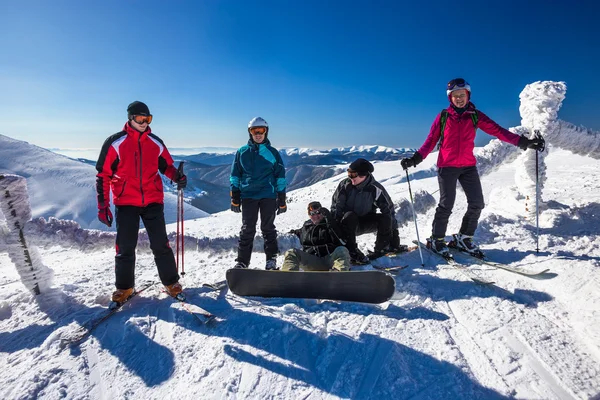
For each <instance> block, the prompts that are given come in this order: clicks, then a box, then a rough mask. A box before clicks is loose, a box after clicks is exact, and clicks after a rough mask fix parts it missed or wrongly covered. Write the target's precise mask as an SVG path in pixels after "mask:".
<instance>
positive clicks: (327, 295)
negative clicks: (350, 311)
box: [226, 268, 396, 303]
mask: <svg viewBox="0 0 600 400" xmlns="http://www.w3.org/2000/svg"><path fill="white" fill-rule="evenodd" d="M226 277H227V285H228V286H229V289H230V290H231V291H232V292H233V293H235V294H237V295H238V296H258V297H290V298H300V299H327V300H340V301H357V302H361V303H383V302H384V301H387V300H389V299H390V298H391V297H392V295H393V294H394V291H395V290H396V282H395V281H394V278H392V277H391V276H390V275H389V274H387V273H385V272H382V271H344V272H329V271H310V272H305V271H266V270H259V269H239V268H234V269H230V270H228V271H227V274H226Z"/></svg>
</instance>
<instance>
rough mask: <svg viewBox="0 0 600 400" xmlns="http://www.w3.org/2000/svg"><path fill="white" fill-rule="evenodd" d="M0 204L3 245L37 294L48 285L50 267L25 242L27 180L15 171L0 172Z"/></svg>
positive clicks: (23, 278)
mask: <svg viewBox="0 0 600 400" xmlns="http://www.w3.org/2000/svg"><path fill="white" fill-rule="evenodd" d="M0 208H1V209H2V213H3V214H4V217H5V218H6V222H7V225H8V229H9V232H8V234H7V237H6V248H7V250H8V255H9V257H10V259H11V260H12V262H13V263H14V264H15V266H16V267H17V271H18V272H19V276H20V277H21V281H22V282H23V284H24V285H25V287H27V289H29V290H30V291H31V292H32V293H35V294H40V293H42V292H45V291H46V290H47V289H49V288H50V286H52V282H51V281H52V270H51V269H49V268H48V267H46V266H45V265H44V264H42V260H41V257H40V255H39V253H38V251H37V248H36V247H35V246H29V245H27V241H26V240H25V235H24V233H23V227H24V226H25V223H26V222H27V221H29V220H30V219H31V208H30V206H29V196H28V194H27V181H26V180H25V178H23V177H21V176H17V175H0Z"/></svg>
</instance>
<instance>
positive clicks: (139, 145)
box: [138, 135, 144, 206]
mask: <svg viewBox="0 0 600 400" xmlns="http://www.w3.org/2000/svg"><path fill="white" fill-rule="evenodd" d="M141 139H142V135H140V136H139V137H138V148H139V150H140V193H141V194H142V206H143V205H144V188H143V187H142V181H143V175H142V142H141Z"/></svg>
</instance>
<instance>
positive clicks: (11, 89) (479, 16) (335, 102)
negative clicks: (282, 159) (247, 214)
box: [0, 0, 600, 148]
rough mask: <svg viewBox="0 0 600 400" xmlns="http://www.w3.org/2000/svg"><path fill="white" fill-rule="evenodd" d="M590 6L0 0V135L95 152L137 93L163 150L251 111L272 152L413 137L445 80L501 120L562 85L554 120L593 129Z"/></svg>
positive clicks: (438, 103)
mask: <svg viewBox="0 0 600 400" xmlns="http://www.w3.org/2000/svg"><path fill="white" fill-rule="evenodd" d="M598 3H600V2H597V1H585V2H584V1H578V0H572V1H570V2H567V1H560V2H559V1H530V0H519V1H512V0H511V1H502V2H488V1H479V2H452V1H416V2H415V1H400V0H397V1H377V0H370V1H352V0H350V1H342V0H339V1H327V0H319V1H312V0H309V1H292V0H273V1H242V0H235V1H234V0H231V1H229V0H197V1H166V0H165V1H151V0H146V1H125V0H120V1H114V0H109V1H94V2H92V1H66V0H57V1H46V0H44V1H28V0H19V1H17V0H14V1H10V0H0V133H1V134H4V135H8V136H11V137H14V138H18V139H22V140H27V141H29V142H31V143H34V144H36V145H40V146H43V147H60V148H77V147H79V148H95V147H99V146H101V145H102V143H103V141H104V139H105V138H106V137H107V136H109V135H110V134H112V133H114V132H117V131H119V130H120V129H121V127H122V126H123V124H124V122H125V121H126V107H127V104H128V103H130V102H131V101H133V100H141V101H144V102H146V103H147V104H148V105H149V107H150V110H151V112H152V113H153V114H154V118H155V119H154V121H153V123H152V125H151V127H152V129H153V131H154V132H155V133H157V134H158V135H159V136H161V137H162V138H163V139H164V141H165V142H166V144H167V146H169V147H199V146H230V147H238V146H240V145H242V144H243V143H244V142H245V141H246V140H247V137H248V136H247V132H246V126H247V123H248V121H249V120H250V119H251V118H252V117H254V116H262V117H264V118H265V119H266V120H267V121H268V122H269V124H270V126H271V130H270V134H269V138H270V139H271V142H272V143H273V145H274V146H276V147H289V146H298V147H313V148H328V147H337V146H349V145H361V144H378V145H384V146H392V147H418V146H420V145H421V144H422V142H423V141H424V140H425V137H426V135H427V133H428V132H429V128H430V125H431V123H432V121H433V119H434V117H435V115H436V114H437V113H438V112H439V111H440V110H441V109H442V108H443V107H446V106H447V104H448V100H447V98H446V94H445V84H446V82H447V81H448V80H449V79H451V78H454V77H459V76H460V77H464V78H466V79H467V80H468V81H469V82H470V84H471V86H472V88H473V95H472V100H473V102H474V103H475V104H476V105H477V107H478V108H479V109H481V110H482V111H483V112H485V113H486V114H488V115H489V116H490V117H491V118H492V119H494V120H496V121H497V122H498V123H500V124H501V125H503V126H505V127H511V126H517V125H519V124H520V116H519V111H518V106H519V97H518V96H519V93H520V92H521V90H522V89H523V87H524V86H525V85H526V84H528V83H531V82H534V81H538V80H560V81H565V82H566V83H567V86H568V90H567V97H566V100H565V102H564V103H563V108H562V110H561V112H560V114H559V117H560V118H561V119H564V120H566V121H569V122H572V123H575V124H580V125H583V126H586V127H589V128H592V129H595V130H600V112H599V111H600V100H599V99H600V79H598V72H597V71H598V70H599V69H600V68H599V66H600V51H599V47H600V45H599V42H600V28H599V26H600V24H598V23H597V21H596V18H597V17H598V15H599V14H600V6H599V5H597V4H598ZM487 137H488V136H487V135H485V134H481V133H480V134H479V139H478V144H482V143H485V141H484V140H483V139H485V138H487Z"/></svg>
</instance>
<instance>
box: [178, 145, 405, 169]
mask: <svg viewBox="0 0 600 400" xmlns="http://www.w3.org/2000/svg"><path fill="white" fill-rule="evenodd" d="M275 147H277V146H275ZM413 152H414V149H407V148H393V147H385V146H349V147H336V148H332V149H328V150H315V149H310V148H298V147H291V148H282V149H279V154H281V158H282V159H283V162H284V163H285V165H286V167H294V166H297V165H300V164H303V165H321V166H323V165H337V164H349V163H351V162H352V161H354V160H356V159H357V158H366V159H368V160H377V161H390V160H398V159H401V158H403V157H406V155H407V154H408V155H410V154H412V153H413ZM234 156H235V150H233V151H231V152H222V153H220V154H216V153H211V152H202V153H198V154H193V155H188V156H181V157H179V158H181V159H183V160H188V161H194V162H196V163H199V164H203V165H207V166H217V165H231V163H232V162H233V158H234Z"/></svg>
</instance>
